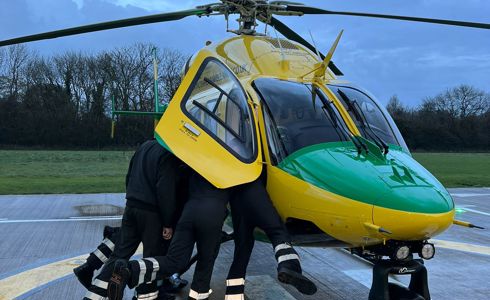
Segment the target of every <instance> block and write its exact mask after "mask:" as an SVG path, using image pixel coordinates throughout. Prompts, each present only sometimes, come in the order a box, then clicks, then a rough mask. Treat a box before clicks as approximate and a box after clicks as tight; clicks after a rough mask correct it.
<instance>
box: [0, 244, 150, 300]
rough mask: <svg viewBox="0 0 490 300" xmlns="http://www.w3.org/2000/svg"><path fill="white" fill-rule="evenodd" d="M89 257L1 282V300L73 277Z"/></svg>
mask: <svg viewBox="0 0 490 300" xmlns="http://www.w3.org/2000/svg"><path fill="white" fill-rule="evenodd" d="M141 253H143V248H142V247H141V245H140V247H139V248H138V250H137V252H136V254H141ZM87 256H88V254H83V255H79V256H75V257H71V258H68V259H63V260H60V261H57V262H54V263H50V264H47V265H43V266H40V267H37V268H34V269H31V270H28V271H25V272H22V273H19V274H16V275H12V276H10V277H7V278H5V279H2V280H0V291H1V292H0V300H7V299H8V300H10V299H15V298H17V297H20V296H21V295H23V294H25V293H27V292H29V291H30V290H32V289H35V288H38V287H40V286H42V285H46V284H48V283H50V282H51V281H53V280H57V279H59V278H62V277H64V276H67V275H71V274H72V272H73V268H75V267H77V266H79V265H80V263H83V262H84V261H85V259H86V258H87Z"/></svg>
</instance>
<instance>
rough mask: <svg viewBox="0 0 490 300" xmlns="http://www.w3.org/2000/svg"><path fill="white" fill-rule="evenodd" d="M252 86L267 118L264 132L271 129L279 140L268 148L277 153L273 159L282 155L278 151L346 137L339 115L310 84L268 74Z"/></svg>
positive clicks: (279, 158)
mask: <svg viewBox="0 0 490 300" xmlns="http://www.w3.org/2000/svg"><path fill="white" fill-rule="evenodd" d="M254 86H255V88H256V90H257V91H258V93H259V94H260V95H261V97H262V99H263V101H264V102H265V104H266V106H267V110H268V112H267V117H268V118H270V119H271V120H269V122H268V123H269V124H268V128H267V129H268V132H269V133H272V132H273V133H274V135H273V137H278V138H279V140H280V143H281V145H274V149H273V150H275V151H272V152H273V153H274V152H275V153H277V155H276V159H277V160H281V158H282V157H283V156H284V155H283V154H282V153H281V152H285V153H284V154H286V155H289V154H291V153H293V152H295V151H297V150H299V149H302V148H304V147H307V146H311V145H316V144H320V143H327V142H337V141H347V140H348V137H347V136H346V132H345V130H343V129H344V128H345V124H344V123H343V121H342V118H340V116H339V114H338V112H337V111H336V110H335V108H334V107H333V105H332V104H331V103H330V102H328V99H326V98H325V96H324V95H323V94H322V93H321V92H319V91H317V90H316V89H315V88H313V87H312V86H310V85H305V84H302V83H296V82H290V81H283V80H278V79H271V78H259V79H257V80H255V81H254ZM272 124H273V125H272ZM341 126H342V128H341ZM271 130H272V131H271ZM283 150H284V151H283Z"/></svg>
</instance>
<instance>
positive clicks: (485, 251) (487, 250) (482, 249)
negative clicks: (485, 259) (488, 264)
mask: <svg viewBox="0 0 490 300" xmlns="http://www.w3.org/2000/svg"><path fill="white" fill-rule="evenodd" d="M430 241H431V242H432V243H434V245H435V246H436V247H440V248H446V249H452V250H459V251H465V252H470V253H476V254H482V255H490V247H487V246H481V245H475V244H468V243H460V242H452V241H446V240H430Z"/></svg>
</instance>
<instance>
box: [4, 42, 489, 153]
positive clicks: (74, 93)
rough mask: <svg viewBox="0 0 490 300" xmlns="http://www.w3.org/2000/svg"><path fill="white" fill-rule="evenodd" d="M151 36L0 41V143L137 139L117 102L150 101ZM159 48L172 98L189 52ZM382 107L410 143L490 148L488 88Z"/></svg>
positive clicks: (162, 78)
mask: <svg viewBox="0 0 490 300" xmlns="http://www.w3.org/2000/svg"><path fill="white" fill-rule="evenodd" d="M154 48H156V46H155V45H152V44H135V45H132V46H128V47H123V48H118V49H115V50H112V51H107V52H102V53H98V54H86V53H85V54H84V53H75V52H70V53H66V54H61V55H56V56H53V57H43V56H40V55H38V54H36V53H35V52H33V51H31V50H29V49H28V48H27V47H26V46H24V45H17V46H12V47H9V48H0V147H4V148H5V147H12V146H20V147H33V146H35V147H51V148H53V147H56V148H104V147H114V146H116V147H121V146H122V147H125V146H133V145H135V144H138V143H140V142H142V141H144V140H145V139H147V138H148V137H151V136H152V133H153V120H152V119H151V118H150V117H131V116H120V117H117V120H116V121H117V122H116V134H115V138H114V139H111V137H110V133H111V113H110V110H111V103H112V99H113V98H114V99H115V106H116V109H118V110H134V111H152V110H153V109H154V86H153V83H154V80H153V74H154V73H153V72H154V71H153V49H154ZM156 49H157V57H158V68H159V84H158V93H159V95H160V101H161V102H162V103H163V102H168V101H170V99H171V97H172V96H173V93H174V92H175V90H176V89H177V87H178V86H179V84H180V79H181V78H180V77H181V72H182V69H183V66H184V64H185V63H186V61H187V56H186V55H184V54H182V53H181V52H179V51H176V50H171V49H158V48H156ZM387 109H388V111H389V112H390V114H391V115H392V117H393V118H394V120H395V122H396V123H397V125H398V127H399V128H400V131H401V132H402V134H403V136H404V137H405V139H406V142H407V144H408V146H409V148H410V149H412V150H419V151H420V150H427V151H434V150H437V151H461V150H463V151H465V150H466V151H475V150H481V151H488V150H489V149H490V95H489V94H488V93H485V92H484V91H481V90H478V89H476V88H474V87H472V86H467V85H461V86H458V87H455V88H452V89H449V90H447V91H445V92H442V93H440V94H439V95H436V96H434V97H428V98H426V99H425V100H424V101H423V102H422V104H421V105H419V106H418V107H415V108H410V107H407V106H405V105H403V104H402V103H401V101H400V100H399V99H398V97H397V96H393V97H392V98H391V99H390V101H389V103H388V105H387Z"/></svg>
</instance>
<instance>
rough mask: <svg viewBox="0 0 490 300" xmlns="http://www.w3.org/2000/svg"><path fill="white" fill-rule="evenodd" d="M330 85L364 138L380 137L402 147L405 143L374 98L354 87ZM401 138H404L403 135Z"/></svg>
mask: <svg viewBox="0 0 490 300" xmlns="http://www.w3.org/2000/svg"><path fill="white" fill-rule="evenodd" d="M328 87H329V88H330V90H331V91H332V92H334V93H335V95H336V96H337V98H338V99H339V100H340V102H341V103H342V105H343V106H344V107H345V109H346V110H347V111H348V112H349V114H350V116H351V118H352V120H354V122H355V123H356V126H357V128H359V131H360V132H361V135H362V136H363V137H364V138H366V139H369V140H374V141H376V140H379V139H378V138H380V139H381V140H383V141H384V142H385V143H387V144H393V145H399V146H402V147H403V145H405V144H404V142H402V143H400V142H399V139H398V138H397V136H396V134H395V132H394V131H393V128H392V127H391V126H390V123H389V120H388V119H387V118H386V116H385V113H383V111H382V110H381V108H380V107H379V106H378V104H377V103H376V102H375V101H374V100H373V99H371V98H370V97H368V96H367V95H366V94H365V93H363V92H361V91H359V90H357V89H354V88H350V87H344V86H334V85H329V86H328ZM399 138H400V139H402V138H401V135H400V137H399ZM402 140H403V139H402Z"/></svg>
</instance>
